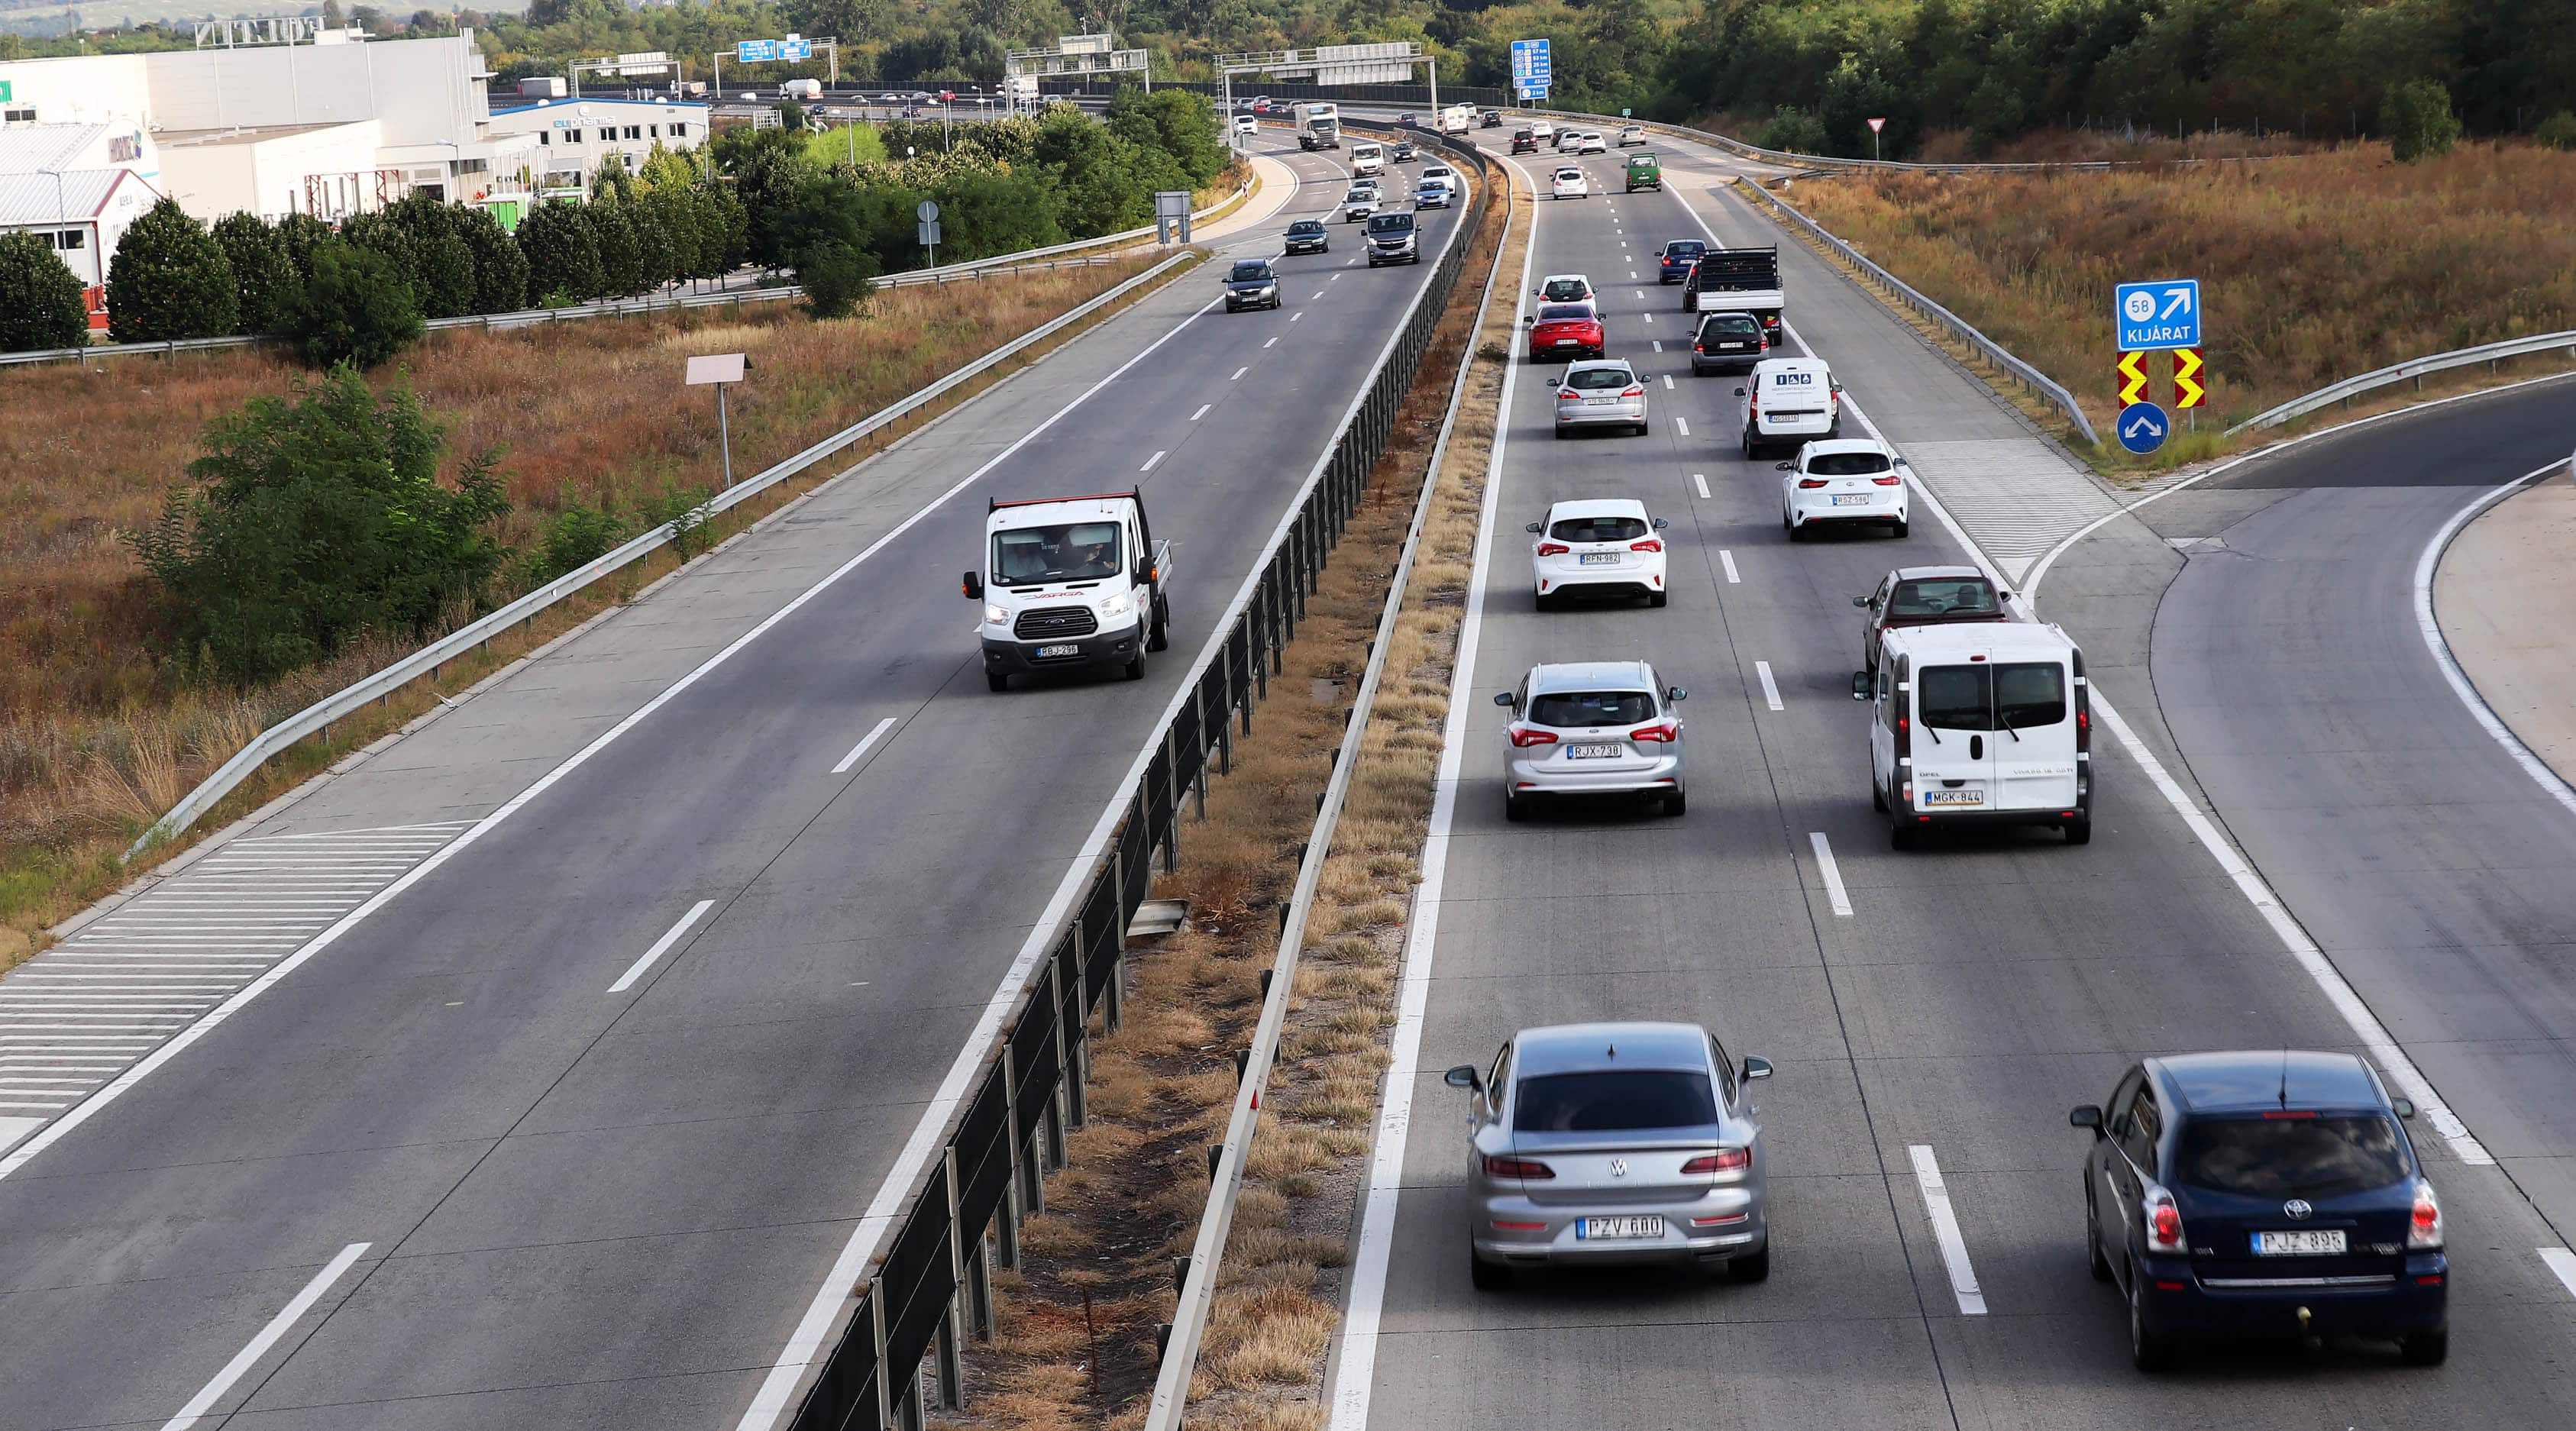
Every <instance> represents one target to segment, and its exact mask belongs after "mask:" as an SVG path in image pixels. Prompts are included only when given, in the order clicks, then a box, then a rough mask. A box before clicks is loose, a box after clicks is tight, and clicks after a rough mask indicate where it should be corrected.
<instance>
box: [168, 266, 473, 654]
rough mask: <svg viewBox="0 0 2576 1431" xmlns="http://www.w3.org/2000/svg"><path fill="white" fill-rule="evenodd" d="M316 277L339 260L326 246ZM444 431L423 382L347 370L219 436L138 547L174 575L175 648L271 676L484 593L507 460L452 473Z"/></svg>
mask: <svg viewBox="0 0 2576 1431" xmlns="http://www.w3.org/2000/svg"><path fill="white" fill-rule="evenodd" d="M314 257H315V265H316V270H317V272H316V277H317V278H318V277H320V274H321V271H322V270H323V269H324V268H326V267H327V266H332V265H335V264H337V263H338V262H340V260H339V259H338V258H337V257H336V256H335V255H334V254H333V251H332V250H331V249H330V248H329V247H328V246H325V247H324V248H322V249H320V250H317V251H316V253H315V255H314ZM445 445H446V440H445V434H444V433H443V432H442V431H441V430H440V428H439V426H438V424H437V423H436V422H435V421H434V420H433V419H432V418H431V417H430V416H429V414H428V413H427V412H425V411H423V409H422V408H421V405H420V402H419V399H418V398H416V397H414V396H413V394H412V393H411V391H410V389H409V388H407V387H405V388H396V389H393V390H391V391H389V392H386V393H384V394H382V395H381V396H380V395H378V394H376V393H374V392H371V391H370V390H369V389H368V387H367V383H366V380H365V379H364V378H362V377H360V376H359V375H358V371H357V370H356V369H355V368H352V367H349V366H347V365H345V364H344V365H342V366H340V367H338V368H335V369H333V370H332V371H331V373H330V375H329V376H327V377H324V378H320V379H317V380H314V381H311V382H306V381H304V380H298V381H297V382H296V384H295V388H294V391H293V393H292V394H291V396H290V397H289V398H277V397H255V398H252V399H251V400H250V402H249V403H248V404H246V405H245V406H244V407H243V409H242V411H241V412H239V413H237V414H234V415H232V416H229V417H221V418H217V419H216V420H215V421H214V422H213V423H211V424H209V425H208V426H207V429H206V438H205V451H204V455H203V456H200V457H198V458H197V459H196V460H195V461H193V462H190V463H189V464H188V475H189V476H190V477H191V478H192V479H194V480H195V482H196V483H197V484H199V485H197V486H196V487H195V488H194V489H192V490H183V491H179V492H174V493H172V494H171V497H170V500H169V503H168V505H167V506H166V507H165V508H164V509H163V511H162V514H161V518H160V520H159V521H158V522H156V523H155V524H154V525H153V526H151V527H150V528H148V529H146V530H144V531H142V532H139V533H135V534H133V535H131V536H130V537H129V538H128V540H129V541H130V543H131V544H132V546H133V548H134V551H135V554H136V556H137V557H139V558H140V559H141V561H142V563H143V567H144V569H145V570H146V571H148V572H149V573H151V575H152V577H153V578H154V580H155V581H156V582H157V583H158V584H159V587H160V595H161V597H162V603H161V608H162V616H163V619H164V621H165V623H166V630H167V635H168V638H169V640H170V642H171V644H172V645H173V646H174V647H175V649H177V650H179V651H183V652H202V653H203V654H204V656H205V657H206V658H207V659H209V660H211V662H212V663H213V665H214V668H215V670H214V672H212V673H210V674H221V675H224V676H227V677H230V678H233V679H235V680H256V679H260V678H264V677H269V676H274V675H278V674H280V673H283V672H286V671H290V670H293V669H295V668H297V667H299V666H303V665H307V664H309V663H311V662H313V661H315V660H317V659H319V658H321V657H323V656H326V655H329V654H330V653H332V652H333V651H336V650H338V649H339V648H340V647H341V646H342V645H344V644H346V643H347V642H348V641H349V640H351V639H352V638H354V637H356V636H358V635H359V634H361V633H363V632H369V631H375V632H384V633H402V634H406V635H411V636H417V635H419V634H420V633H421V632H423V631H425V630H426V629H428V628H429V627H430V626H431V625H432V624H433V623H434V622H436V621H437V620H438V619H439V616H440V614H441V613H442V612H443V611H445V610H447V609H448V608H449V607H451V606H453V605H455V604H457V603H460V602H470V601H473V600H476V599H479V597H480V594H481V590H482V587H483V584H484V583H485V582H486V581H487V580H488V579H489V578H490V577H491V575H492V573H493V571H494V569H495V568H496V567H497V566H498V565H499V563H500V561H501V559H502V557H503V556H504V553H503V551H502V549H501V547H500V545H499V544H498V542H497V541H495V540H494V538H493V537H492V536H491V535H490V534H489V531H488V529H489V528H490V527H491V525H492V524H493V523H494V522H496V521H497V520H499V518H500V517H501V516H502V515H504V514H505V513H506V512H507V511H508V510H509V500H508V499H507V498H506V497H505V496H503V495H502V487H501V480H500V478H499V477H498V476H497V475H495V474H494V472H493V470H492V468H493V454H491V453H485V454H483V455H481V456H479V457H476V458H474V459H473V460H471V461H469V462H467V463H466V464H465V465H464V469H463V471H462V472H461V473H460V474H459V476H458V480H457V482H456V485H454V486H452V487H451V486H446V485H443V484H442V483H440V482H439V480H438V465H439V459H440V456H441V453H442V451H443V449H444V448H445Z"/></svg>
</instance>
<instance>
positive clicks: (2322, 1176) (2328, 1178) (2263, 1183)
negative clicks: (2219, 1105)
mask: <svg viewBox="0 0 2576 1431" xmlns="http://www.w3.org/2000/svg"><path fill="white" fill-rule="evenodd" d="M2406 1175H2407V1162H2406V1145H2405V1143H2404V1142H2403V1141H2402V1140H2401V1139H2400V1138H2399V1136H2398V1132H2397V1123H2396V1120H2394V1119H2392V1118H2389V1117H2388V1116H2386V1115H2385V1114H2378V1113H2365V1114H2359V1115H2354V1116H2347V1117H2326V1118H2278V1117H2274V1118H2194V1119H2192V1120H2190V1121H2189V1122H2187V1123H2185V1124H2184V1125H2183V1130H2182V1137H2181V1140H2180V1141H2179V1142H2178V1143H2177V1144H2176V1145H2175V1148H2174V1181H2176V1182H2179V1183H2182V1184H2184V1185H2185V1186H2188V1187H2195V1188H2203V1189H2206V1190H2208V1191H2210V1192H2216V1193H2227V1194H2230V1195H2232V1196H2236V1197H2259V1198H2266V1199H2268V1198H2293V1197H2304V1198H2329V1197H2342V1196H2344V1195H2345V1194H2347V1193H2357V1192H2367V1191H2369V1190H2370V1189H2372V1188H2384V1187H2387V1186H2388V1185H2390V1184H2391V1183H2398V1182H2403V1181H2405V1179H2406Z"/></svg>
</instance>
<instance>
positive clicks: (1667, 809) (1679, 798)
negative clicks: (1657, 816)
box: [1664, 790, 1690, 819]
mask: <svg viewBox="0 0 2576 1431" xmlns="http://www.w3.org/2000/svg"><path fill="white" fill-rule="evenodd" d="M1689 806H1690V799H1689V796H1687V795H1686V794H1685V793H1683V792H1682V791H1680V790H1675V791H1674V792H1673V793H1672V794H1670V795H1667V796H1665V797H1664V817H1665V818H1666V819H1671V818H1673V817H1675V816H1678V815H1680V814H1681V813H1682V811H1684V810H1685V809H1688V808H1689Z"/></svg>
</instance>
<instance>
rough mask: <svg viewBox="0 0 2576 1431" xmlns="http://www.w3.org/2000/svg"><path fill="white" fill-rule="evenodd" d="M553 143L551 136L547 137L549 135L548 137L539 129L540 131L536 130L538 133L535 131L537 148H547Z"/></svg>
mask: <svg viewBox="0 0 2576 1431" xmlns="http://www.w3.org/2000/svg"><path fill="white" fill-rule="evenodd" d="M553 142H554V139H553V138H552V137H551V136H549V135H548V134H547V133H546V132H545V131H544V130H542V129H540V130H538V131H537V147H538V148H540V149H542V148H544V147H545V146H547V145H549V144H552V143H553Z"/></svg>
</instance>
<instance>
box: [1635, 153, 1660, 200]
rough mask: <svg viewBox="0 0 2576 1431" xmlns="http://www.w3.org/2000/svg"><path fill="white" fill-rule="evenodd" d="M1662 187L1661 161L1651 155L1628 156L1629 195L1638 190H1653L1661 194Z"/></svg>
mask: <svg viewBox="0 0 2576 1431" xmlns="http://www.w3.org/2000/svg"><path fill="white" fill-rule="evenodd" d="M1663 187H1664V164H1663V161H1662V160H1660V159H1657V158H1656V157H1655V156H1654V155H1652V154H1631V155H1629V156H1628V192H1629V193H1631V194H1633V193H1635V192H1637V191H1638V190H1639V189H1653V190H1655V191H1657V192H1658V193H1660V192H1662V190H1663Z"/></svg>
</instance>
